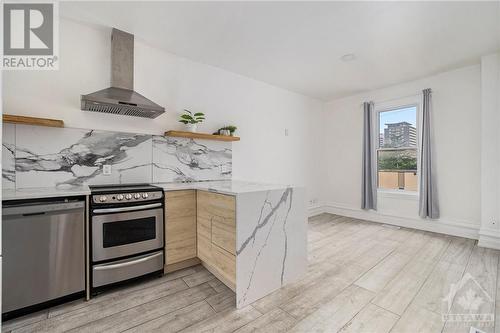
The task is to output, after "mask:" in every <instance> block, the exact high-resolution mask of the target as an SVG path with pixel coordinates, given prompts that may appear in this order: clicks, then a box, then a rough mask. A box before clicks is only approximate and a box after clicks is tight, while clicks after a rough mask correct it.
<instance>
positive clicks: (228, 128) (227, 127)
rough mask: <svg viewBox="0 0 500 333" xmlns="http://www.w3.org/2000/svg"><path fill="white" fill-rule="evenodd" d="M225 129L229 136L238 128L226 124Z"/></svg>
mask: <svg viewBox="0 0 500 333" xmlns="http://www.w3.org/2000/svg"><path fill="white" fill-rule="evenodd" d="M226 129H227V130H229V133H230V135H231V136H234V132H236V130H237V129H238V127H236V126H226Z"/></svg>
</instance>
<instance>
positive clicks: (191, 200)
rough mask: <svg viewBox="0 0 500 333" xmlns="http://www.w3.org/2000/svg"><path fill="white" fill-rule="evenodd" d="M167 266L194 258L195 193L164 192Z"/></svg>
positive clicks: (186, 191) (192, 191)
mask: <svg viewBox="0 0 500 333" xmlns="http://www.w3.org/2000/svg"><path fill="white" fill-rule="evenodd" d="M165 207H166V210H165V216H166V219H165V257H166V263H167V265H170V264H174V263H177V262H181V261H184V260H187V259H191V258H195V257H196V192H195V191H194V190H185V191H167V192H165Z"/></svg>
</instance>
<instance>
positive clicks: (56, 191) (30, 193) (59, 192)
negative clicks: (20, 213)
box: [2, 186, 90, 200]
mask: <svg viewBox="0 0 500 333" xmlns="http://www.w3.org/2000/svg"><path fill="white" fill-rule="evenodd" d="M89 194H90V189H89V187H88V186H71V187H36V188H23V189H17V190H14V189H4V190H2V200H24V199H39V198H53V197H73V196H80V195H89Z"/></svg>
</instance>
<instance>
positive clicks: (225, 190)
mask: <svg viewBox="0 0 500 333" xmlns="http://www.w3.org/2000/svg"><path fill="white" fill-rule="evenodd" d="M154 185H156V186H159V187H162V188H163V189H164V190H165V191H178V190H205V191H211V192H217V193H222V194H229V195H237V194H241V193H248V192H261V191H271V190H281V189H285V188H287V187H288V185H282V184H266V183H259V182H248V181H243V180H219V181H201V182H185V183H155V184H154Z"/></svg>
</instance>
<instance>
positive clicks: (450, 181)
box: [324, 65, 481, 237]
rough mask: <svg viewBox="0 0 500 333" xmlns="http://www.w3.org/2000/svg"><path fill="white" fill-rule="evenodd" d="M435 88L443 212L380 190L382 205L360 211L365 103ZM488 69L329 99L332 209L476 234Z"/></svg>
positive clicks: (412, 96)
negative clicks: (428, 211) (422, 212)
mask: <svg viewBox="0 0 500 333" xmlns="http://www.w3.org/2000/svg"><path fill="white" fill-rule="evenodd" d="M424 88H432V90H433V106H434V109H433V116H434V119H433V120H434V132H435V142H436V147H435V157H436V162H437V163H436V164H437V174H438V186H439V199H440V206H441V219H440V220H439V221H429V220H422V219H420V218H419V217H418V198H417V196H398V195H379V205H378V206H379V209H378V212H370V213H366V212H363V211H361V209H360V205H361V194H360V193H361V190H360V189H361V149H362V144H361V138H362V125H363V118H362V103H363V101H370V100H373V101H374V102H375V105H376V106H377V105H378V106H379V107H380V106H381V105H386V106H387V105H398V104H399V105H405V104H407V103H409V102H412V101H414V100H416V101H420V100H421V97H420V92H421V91H422V89H424ZM480 106H481V70H480V66H479V65H475V66H470V67H465V68H461V69H458V70H454V71H450V72H446V73H442V74H439V75H436V76H432V77H428V78H425V79H421V80H418V81H413V82H408V83H403V84H399V85H396V86H392V87H388V88H384V89H380V90H376V91H371V92H367V93H363V94H359V95H355V96H351V97H348V98H343V99H339V100H335V101H332V102H330V103H328V104H327V105H326V121H325V123H326V129H325V135H326V145H327V148H326V149H327V150H326V159H327V161H326V170H327V172H326V182H325V183H326V184H325V190H324V191H325V197H324V200H325V204H326V206H327V210H329V211H331V212H337V213H343V214H347V215H351V216H357V217H364V218H369V219H373V220H376V221H380V222H385V223H394V224H400V225H407V226H413V227H417V228H421V229H425V230H433V231H438V232H446V233H452V234H457V235H463V236H469V237H477V232H478V229H479V225H480V205H481V204H480V192H481V165H480V152H481V147H480V145H481V135H480V129H481V119H480Z"/></svg>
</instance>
